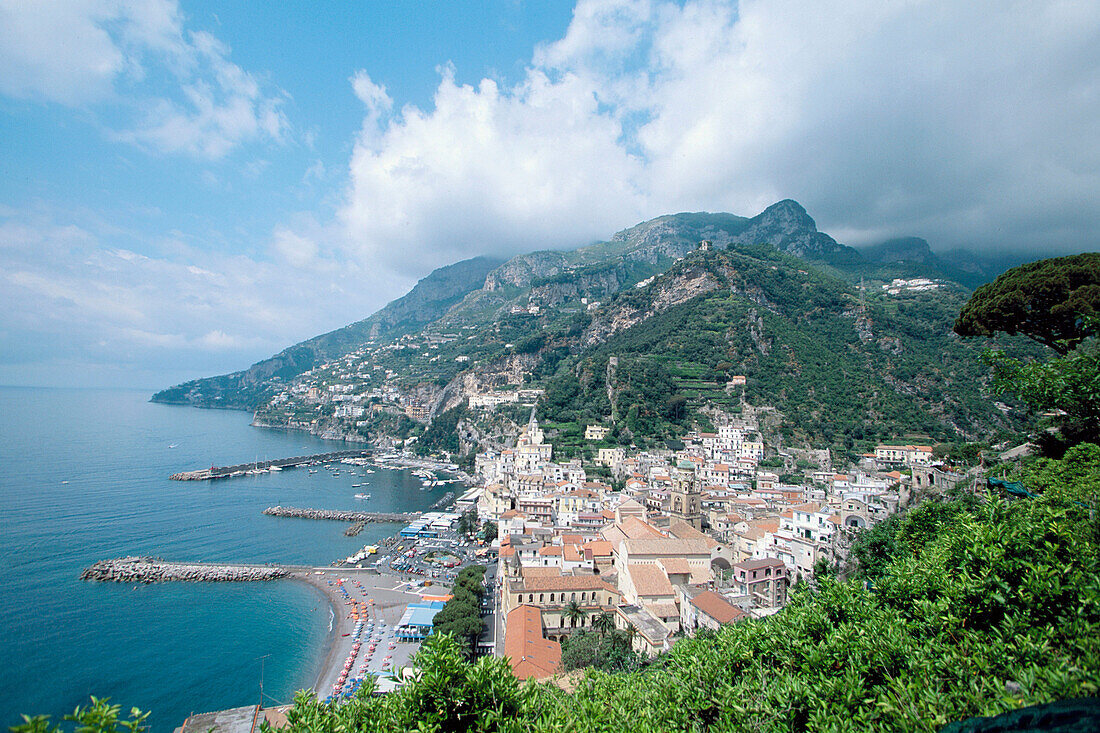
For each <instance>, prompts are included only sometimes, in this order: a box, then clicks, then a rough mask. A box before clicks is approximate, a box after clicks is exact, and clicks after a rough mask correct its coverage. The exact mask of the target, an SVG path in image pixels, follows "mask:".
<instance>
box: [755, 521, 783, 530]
mask: <svg viewBox="0 0 1100 733" xmlns="http://www.w3.org/2000/svg"><path fill="white" fill-rule="evenodd" d="M749 524H750V525H752V526H753V527H758V528H760V529H762V530H764V531H765V532H778V531H779V520H778V519H754V520H753V521H752V522H749Z"/></svg>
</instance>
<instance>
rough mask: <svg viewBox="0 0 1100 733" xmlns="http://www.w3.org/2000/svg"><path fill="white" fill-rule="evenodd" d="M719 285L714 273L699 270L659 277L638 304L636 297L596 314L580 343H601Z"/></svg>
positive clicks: (688, 270) (694, 269)
mask: <svg viewBox="0 0 1100 733" xmlns="http://www.w3.org/2000/svg"><path fill="white" fill-rule="evenodd" d="M721 286H722V283H721V282H720V281H719V279H718V278H717V277H716V276H715V275H714V274H713V273H711V272H710V271H708V270H705V269H702V268H689V269H687V270H685V271H682V272H680V273H676V274H674V275H668V276H665V277H662V278H659V279H658V280H657V281H655V282H654V283H653V284H651V285H649V286H647V287H646V288H645V289H644V290H643V291H642V292H643V296H642V297H643V298H644V299H643V300H642V302H641V303H638V302H637V300H638V299H636V298H630V299H620V300H619V301H617V302H615V303H612V304H611V305H610V306H608V307H606V308H605V309H603V310H602V311H601V312H599V313H598V314H597V316H596V317H595V318H593V319H592V323H591V324H590V325H589V326H588V328H587V330H585V332H584V335H583V337H582V342H583V344H584V346H585V347H589V346H593V345H595V344H599V343H602V342H604V341H606V340H607V339H609V338H610V337H612V336H614V335H615V334H617V333H619V332H620V331H625V330H626V329H628V328H633V327H634V326H637V325H638V324H639V323H641V322H643V321H645V320H646V319H648V318H651V317H653V316H655V315H656V314H658V313H662V312H664V311H666V310H668V309H669V308H672V307H673V306H676V305H679V304H680V303H686V302H687V301H689V300H691V299H692V298H697V297H698V296H700V295H703V294H704V293H709V292H712V291H714V290H717V289H718V288H720V287H721Z"/></svg>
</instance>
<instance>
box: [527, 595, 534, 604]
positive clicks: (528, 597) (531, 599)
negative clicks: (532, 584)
mask: <svg viewBox="0 0 1100 733" xmlns="http://www.w3.org/2000/svg"><path fill="white" fill-rule="evenodd" d="M527 602H528V603H534V602H535V594H534V593H528V594H527Z"/></svg>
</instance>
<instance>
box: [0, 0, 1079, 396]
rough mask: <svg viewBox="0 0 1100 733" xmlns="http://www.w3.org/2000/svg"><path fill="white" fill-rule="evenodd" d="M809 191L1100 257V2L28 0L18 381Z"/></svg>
mask: <svg viewBox="0 0 1100 733" xmlns="http://www.w3.org/2000/svg"><path fill="white" fill-rule="evenodd" d="M783 198H794V199H796V200H798V201H799V202H801V203H802V204H803V205H804V206H805V207H806V208H807V210H808V211H809V213H810V214H811V216H813V217H814V218H815V219H816V220H817V222H818V226H819V228H820V229H822V230H823V231H826V232H828V233H829V234H831V235H833V236H834V237H835V238H837V239H838V240H839V241H841V242H844V243H846V244H851V245H855V246H858V245H861V244H867V243H872V242H877V241H882V240H884V239H887V238H890V237H894V236H920V237H924V238H925V239H927V240H928V241H929V242H930V243H931V245H932V247H933V249H936V250H941V251H942V250H951V249H957V248H961V247H965V248H970V249H973V250H975V251H980V252H987V253H1024V254H1028V255H1032V254H1033V255H1034V256H1035V257H1042V256H1051V255H1055V254H1068V253H1072V252H1081V251H1090V250H1097V249H1100V234H1097V232H1100V3H1096V2H1094V1H1093V0H1084V1H1081V2H1058V1H1054V0H1052V1H1050V2H1040V3H1035V2H1012V1H1011V0H998V1H996V2H983V1H975V2H967V3H959V2H955V1H945V2H934V1H931V0H899V1H898V2H890V3H883V2H881V0H836V1H830V0H822V1H820V2H812V3H809V2H785V1H783V0H768V1H766V2H765V1H762V0H745V1H743V2H732V1H725V0H699V1H698V2H692V1H688V2H671V1H670V2H662V1H661V0H580V1H579V2H577V3H576V4H569V3H565V2H555V1H550V2H538V3H530V2H523V1H522V0H498V1H496V2H491V1H488V0H486V1H484V2H470V3H443V2H438V3H350V2H340V3H322V4H317V3H305V2H299V3H292V2H286V3H229V4H227V3H214V2H191V1H190V0H96V1H94V2H93V1H91V0H88V1H85V0H68V1H64V2H62V1H59V0H41V1H40V2H34V3H27V2H23V1H22V0H0V384H19V385H37V386H133V387H140V388H145V389H158V388H161V387H165V386H168V385H170V384H173V383H176V382H179V381H183V380H186V379H191V378H195V377H199V376H208V375H212V374H217V373H223V372H227V371H233V370H237V369H241V368H244V367H246V366H248V365H249V364H251V363H253V362H255V361H257V360H259V359H262V358H264V357H266V356H269V355H271V354H273V353H275V352H277V351H279V350H280V349H282V348H284V347H286V346H288V345H290V344H293V343H296V342H297V341H300V340H302V339H305V338H308V337H310V336H313V335H316V334H318V333H322V332H325V331H328V330H331V329H333V328H337V327H339V326H342V325H345V324H347V323H349V322H352V321H355V320H358V319H360V318H363V317H365V316H367V315H369V314H370V313H371V312H373V311H374V310H376V309H377V308H379V307H381V306H382V305H384V304H385V303H386V302H388V301H389V300H391V299H393V298H395V297H398V296H400V295H402V294H403V293H404V292H406V291H407V290H408V289H409V287H411V286H412V284H413V283H415V281H416V280H417V279H419V278H421V277H423V276H425V275H426V274H428V273H429V272H430V271H431V270H432V269H434V268H436V267H439V266H441V265H445V264H449V263H451V262H454V261H457V260H460V259H464V258H467V257H472V256H476V255H480V254H491V255H496V256H510V255H514V254H520V253H523V252H528V251H531V250H535V249H542V248H571V247H576V246H580V245H584V244H588V243H591V242H594V241H599V240H603V239H606V238H608V237H609V236H610V235H611V234H613V233H614V232H615V231H618V230H620V229H623V228H625V227H628V226H631V225H633V224H636V223H638V222H640V221H643V220H645V219H649V218H652V217H655V216H659V215H661V214H666V213H672V212H677V211H704V210H705V211H729V212H732V213H736V214H741V215H746V216H751V215H754V214H756V213H759V212H760V211H761V210H763V209H764V208H765V207H766V206H768V205H769V204H771V203H774V202H775V201H778V200H780V199H783Z"/></svg>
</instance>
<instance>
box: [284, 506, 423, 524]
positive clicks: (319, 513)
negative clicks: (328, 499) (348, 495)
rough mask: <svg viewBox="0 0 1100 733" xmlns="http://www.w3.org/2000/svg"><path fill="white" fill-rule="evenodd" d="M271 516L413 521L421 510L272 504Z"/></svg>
mask: <svg viewBox="0 0 1100 733" xmlns="http://www.w3.org/2000/svg"><path fill="white" fill-rule="evenodd" d="M264 514H266V515H268V516H269V517H294V518H296V519H331V520H334V521H337V522H351V523H356V522H364V523H366V524H372V523H374V522H411V521H413V520H414V519H416V518H417V517H419V516H420V512H405V513H401V512H390V513H387V512H345V511H334V510H331V509H300V508H298V507H292V506H271V507H268V508H267V509H264Z"/></svg>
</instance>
